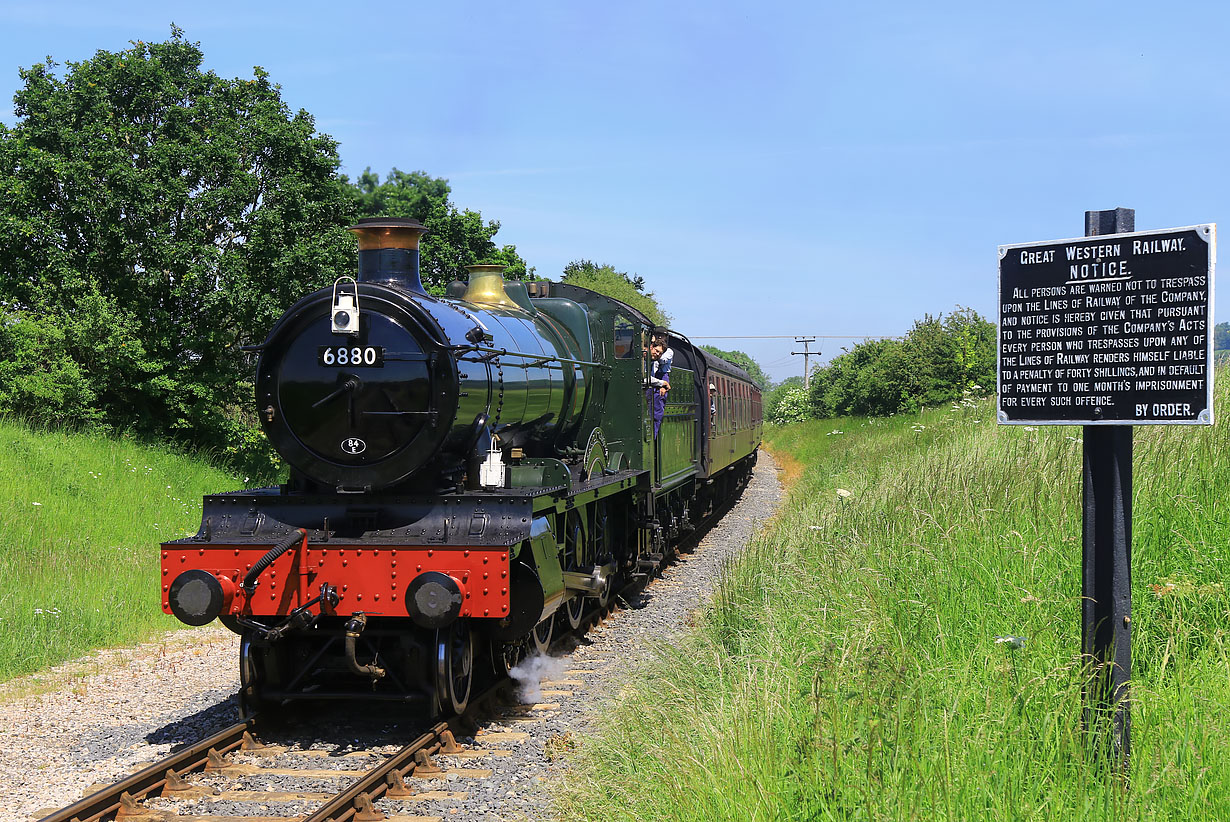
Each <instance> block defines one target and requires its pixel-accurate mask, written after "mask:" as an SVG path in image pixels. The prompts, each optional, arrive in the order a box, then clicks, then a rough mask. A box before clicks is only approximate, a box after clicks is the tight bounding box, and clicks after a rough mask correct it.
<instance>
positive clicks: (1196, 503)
mask: <svg viewBox="0 0 1230 822" xmlns="http://www.w3.org/2000/svg"><path fill="white" fill-rule="evenodd" d="M1226 389H1227V386H1226V375H1225V374H1222V375H1221V385H1220V388H1219V390H1218V392H1217V393H1218V396H1217V413H1218V418H1219V419H1221V420H1222V421H1221V422H1219V424H1218V425H1217V426H1215V427H1213V428H1204V427H1202V428H1186V427H1169V426H1156V427H1140V428H1137V429H1136V430H1135V460H1134V464H1135V488H1134V491H1135V493H1134V511H1135V513H1134V530H1135V533H1134V547H1133V551H1134V553H1133V615H1132V618H1133V625H1134V633H1133V662H1134V670H1133V676H1134V679H1133V682H1132V700H1133V706H1132V710H1133V742H1132V744H1133V748H1132V759H1131V766H1130V773H1129V774H1128V777H1129V778H1128V779H1122V778H1120V777H1118V776H1117V775H1116V774H1115V773H1114V771H1113V770H1108V769H1106V768H1104V767H1102V765H1101V764H1100V763H1099V761H1098V760H1096V759H1095V758H1093V757H1091V756H1089V755H1088V754H1087V750H1086V748H1087V743H1088V738H1087V737H1086V736H1085V735H1084V733H1083V732H1082V730H1081V713H1082V711H1081V708H1082V682H1083V675H1082V665H1081V662H1080V659H1079V651H1080V642H1081V637H1080V591H1081V569H1080V560H1081V545H1080V541H1081V530H1080V529H1081V519H1080V517H1081V497H1080V462H1081V444H1080V438H1081V429H1080V428H1079V427H1059V426H1056V427H1040V428H1034V427H1000V426H996V425H995V424H994V422H993V408H992V406H991V405H990V403H989V402H988V401H978V402H974V401H965V402H962V403H959V404H956V405H954V406H952V407H948V408H942V409H935V410H930V411H927V412H924V413H922V414H920V415H916V416H909V417H900V416H899V417H893V418H888V419H882V420H857V419H841V420H825V421H819V422H816V421H812V422H809V423H803V424H799V425H795V426H789V427H784V428H779V429H775V430H771V431H770V432H769V433H768V434H767V439H768V444H769V447H770V449H771V450H772V451H773V453H774V454H775V455H778V457H779V460H781V461H783V462H784V463H786V467H787V472H786V473H787V476H788V477H790V476H793V477H795V479H794V480H793V484H792V487H791V490H790V496H789V500H788V502H787V503H786V504H785V505H784V506H783V510H782V512H781V514H780V516H779V517H778V518H777V520H776V521H775V522H774V523H772V524H771V526H770V527H769V528H767V529H766V530H765V532H764V533H763V534H762V535H761V536H760V537H759V538H758V539H757V540H756V541H755V543H754V544H753V546H752V547H751V548H750V549H749V551H748V552H747V553H746V554H745V555H744V556H743V557H742V558H741V559H740V560H739V561H737V562H735V563H734V564H732V565H731V566H729V567H728V568H727V570H726V573H725V576H724V579H723V581H722V586H721V590H720V594H719V596H718V598H717V599H716V601H715V602H714V604H713V605H712V606H711V607H709V608H708V609H707V610H706V611H705V612H704V613H703V614H701V615H700V616H699V617H698V619H697V625H696V628H695V630H694V632H693V633H692V634H691V635H689V636H688V637H686V638H685V640H684V642H683V643H682V645H681V647H679V648H670V647H664V648H662V649H661V651H660V654H659V655H658V656H659V658H658V659H657V661H656V662H655V663H654V664H652V665H651V666H650V667H649V668H647V669H646V670H643V671H639V672H637V673H636V674H635V676H634V678H633V681H632V683H631V685H630V686H629V688H628V689H627V690H626V692H625V693H624V694H623V695H621V698H620V700H619V702H618V704H617V705H616V706H615V707H614V708H613V710H612V714H611V717H610V721H609V723H608V725H607V727H606V729H605V730H604V731H603V732H602V733H601V734H600V735H599V736H598V737H597V738H593V739H589V740H587V741H586V742H585V744H584V745H582V747H581V750H580V753H579V754H578V756H577V761H576V762H575V763H574V768H573V772H572V778H570V779H569V781H568V784H567V785H566V786H565V787H564V788H563V789H562V792H561V795H560V801H561V803H562V806H563V808H564V810H565V813H564V816H565V818H567V819H613V820H715V819H721V820H863V819H866V820H873V819H1020V820H1027V819H1028V820H1037V819H1063V820H1070V819H1090V820H1092V819H1174V820H1187V819H1198V818H1200V819H1215V818H1216V819H1226V818H1230V660H1228V659H1227V650H1228V647H1227V628H1226V626H1227V624H1228V617H1230V603H1228V601H1227V597H1226V589H1225V582H1224V580H1225V578H1226V576H1227V574H1228V573H1230V547H1228V546H1230V516H1228V514H1230V512H1228V510H1227V507H1228V502H1230V500H1228V497H1227V492H1226V489H1227V488H1230V434H1227V429H1226V424H1225V422H1224V417H1225V414H1226V413H1227V412H1230V407H1227V397H1228V392H1227V390H1226Z"/></svg>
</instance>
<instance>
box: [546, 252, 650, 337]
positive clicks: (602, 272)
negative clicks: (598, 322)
mask: <svg viewBox="0 0 1230 822" xmlns="http://www.w3.org/2000/svg"><path fill="white" fill-rule="evenodd" d="M560 282H564V283H568V284H569V285H575V286H580V287H581V288H588V289H589V290H591V291H597V292H598V293H599V294H603V295H605V296H607V297H610V298H612V299H615V300H619V301H620V302H622V303H626V304H628V305H630V306H632V307H633V308H635V309H637V310H638V311H640V312H641V313H642V314H644V315H645V316H646V317H648V318H649V319H650V320H651V321H652V322H653V324H654V325H661V326H669V325H670V324H671V321H672V320H671V315H670V314H667V313H666V312H665V311H663V310H662V306H661V305H659V304H658V300H657V298H656V297H654V294H653V292H652V291H646V290H645V280H644V278H643V277H629V276H628V275H627V274H625V273H624V272H622V271H616V270H615V267H614V266H612V265H598V264H596V263H592V262H590V261H589V260H573V261H572V262H570V263H568V265H566V266H564V276H563V277H561V278H560Z"/></svg>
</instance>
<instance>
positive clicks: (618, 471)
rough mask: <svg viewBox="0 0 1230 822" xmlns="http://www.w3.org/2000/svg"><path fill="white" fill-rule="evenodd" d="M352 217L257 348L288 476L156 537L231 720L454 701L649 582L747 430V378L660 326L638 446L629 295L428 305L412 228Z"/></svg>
mask: <svg viewBox="0 0 1230 822" xmlns="http://www.w3.org/2000/svg"><path fill="white" fill-rule="evenodd" d="M350 230H351V231H352V232H353V233H354V234H355V235H357V237H358V246H359V251H358V271H357V276H354V277H350V276H346V277H340V278H338V280H337V281H336V282H335V283H334V284H333V286H332V287H330V288H325V289H322V290H320V291H317V292H315V293H313V294H309V295H307V296H306V297H304V298H303V299H301V300H300V301H299V302H298V303H296V304H295V305H294V306H292V307H291V308H290V310H288V311H287V312H286V313H285V315H283V316H282V318H281V319H280V320H279V321H278V322H277V324H276V325H275V326H274V327H273V329H272V330H271V331H270V333H269V335H268V337H267V338H266V339H265V341H264V342H263V343H262V344H260V345H259V346H256V347H255V348H256V349H257V350H258V351H259V355H260V356H259V362H258V365H257V372H256V404H257V410H258V414H259V417H260V420H261V425H262V426H263V428H264V431H265V433H266V435H267V436H268V437H269V440H270V441H271V443H272V444H273V446H274V447H275V448H276V449H277V451H278V452H279V454H281V456H282V457H283V458H284V459H285V460H286V462H287V464H288V466H289V479H288V482H287V483H286V484H285V485H282V486H280V487H274V488H262V489H255V490H243V491H233V492H229V493H222V494H215V495H211V496H207V497H205V499H204V510H203V516H202V523H201V527H200V530H199V531H198V533H197V534H196V535H195V536H193V537H189V538H186V539H180V540H175V541H173V542H167V543H163V544H162V546H161V554H162V607H163V610H164V611H165V612H166V613H168V614H173V615H174V616H175V617H177V618H178V619H179V620H181V621H182V622H185V623H187V624H189V625H203V624H206V623H208V622H210V621H212V620H214V619H218V620H220V621H221V622H222V623H223V624H224V625H226V626H227V627H228V628H230V629H231V630H233V631H235V632H236V633H238V634H239V635H240V637H241V641H240V661H239V663H240V681H241V690H240V704H241V711H242V712H243V713H245V714H246V715H251V714H252V713H254V712H256V711H259V710H261V709H264V708H272V707H275V706H280V705H283V704H285V703H287V702H290V701H294V700H320V699H353V698H356V697H363V698H365V699H376V700H389V701H394V702H401V703H409V704H411V705H414V706H416V707H417V708H420V709H421V710H422V711H423V712H424V713H426V714H428V715H439V714H447V713H451V712H460V711H462V710H464V708H465V706H466V704H467V702H468V700H469V698H470V694H471V692H472V691H473V690H474V688H475V686H476V683H479V682H480V681H481V680H482V679H483V678H484V677H488V676H494V675H498V674H499V673H500V672H502V671H506V670H507V669H508V668H509V667H511V666H512V665H514V664H516V662H517V661H518V660H519V658H520V657H522V656H524V655H525V654H527V653H530V652H532V651H533V650H534V649H536V648H537V649H544V648H545V647H546V646H547V645H548V644H549V643H550V642H551V640H552V635H553V633H554V631H555V630H556V628H557V626H558V627H560V628H563V629H576V628H577V627H578V626H579V625H581V623H582V621H583V620H584V619H585V618H586V615H587V612H589V611H592V610H593V609H601V608H605V607H606V606H607V605H608V602H609V601H610V599H611V597H612V596H613V595H614V594H615V593H616V592H618V591H619V590H620V589H621V588H622V587H623V586H625V585H632V584H637V583H640V582H643V581H645V580H646V579H647V578H648V577H649V576H652V575H653V574H654V573H655V572H656V571H657V569H658V567H659V564H660V563H661V562H663V561H664V559H665V558H666V557H667V556H668V555H669V553H670V552H671V551H672V546H673V545H674V543H675V542H676V541H677V540H678V538H680V537H681V536H682V535H684V534H686V533H687V532H688V531H690V530H692V529H694V528H695V527H696V525H697V523H698V522H699V521H700V520H701V519H702V518H704V517H705V516H706V515H707V514H708V513H709V512H711V511H713V510H715V509H717V508H719V507H720V506H722V505H723V504H724V503H725V502H727V501H728V500H729V499H731V498H732V497H733V495H735V494H737V492H738V491H739V490H740V489H741V488H742V487H743V486H744V485H745V484H746V483H747V481H748V478H749V477H750V473H751V469H752V466H753V464H754V463H755V460H756V453H757V448H758V446H759V443H760V433H761V406H760V393H759V391H758V390H757V387H756V385H755V384H754V383H753V382H752V380H751V379H750V378H749V376H748V375H747V374H746V373H745V372H744V371H743V370H741V369H739V368H738V367H736V366H734V365H731V364H730V363H728V362H725V361H724V360H721V359H718V358H716V357H713V356H711V355H710V354H707V353H706V352H704V351H702V350H700V349H699V348H697V347H696V346H694V345H692V343H691V342H690V341H688V339H687V338H686V337H684V336H683V335H680V334H676V333H673V332H670V333H669V344H670V346H671V347H672V349H673V351H674V367H673V370H672V371H671V377H670V385H671V388H670V392H669V395H668V397H667V406H666V411H665V416H664V418H663V420H662V423H661V429H660V432H659V434H658V435H657V437H655V436H654V431H653V419H652V410H651V402H650V401H649V399H648V395H647V392H646V390H645V384H646V377H647V373H648V372H647V369H648V368H649V362H650V361H649V358H648V355H647V353H646V351H647V344H648V339H649V335H650V334H651V333H652V332H653V330H654V329H653V325H652V323H651V322H650V320H649V319H648V318H647V317H646V316H645V315H643V314H642V313H640V312H639V311H637V310H636V309H634V308H632V307H630V306H628V305H625V304H623V303H621V302H618V301H616V300H613V299H610V298H608V297H605V296H602V295H600V294H598V293H595V292H593V291H589V290H587V289H584V288H578V287H575V286H571V285H567V284H564V283H555V282H547V281H540V282H528V283H523V282H515V281H508V282H506V281H505V280H504V278H503V277H502V274H501V271H502V269H501V268H500V267H499V266H470V267H469V280H468V282H455V283H452V284H451V285H450V286H449V288H448V295H447V296H445V297H434V296H431V295H429V294H428V293H427V292H426V291H425V290H424V288H423V286H422V282H421V280H420V277H419V250H418V245H419V239H420V237H421V236H422V234H423V232H424V231H425V228H424V226H423V225H422V224H421V223H419V222H417V221H414V220H404V219H387V218H374V219H368V220H360V221H359V223H358V224H357V225H355V226H353V227H351V229H350Z"/></svg>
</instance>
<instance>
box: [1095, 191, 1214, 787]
mask: <svg viewBox="0 0 1230 822" xmlns="http://www.w3.org/2000/svg"><path fill="white" fill-rule="evenodd" d="M1135 229H1136V211H1135V210H1134V209H1130V208H1116V209H1113V210H1109V211H1086V212H1085V236H1086V237H1096V236H1102V235H1110V234H1123V233H1127V232H1131V231H1135ZM1206 332H1210V333H1211V329H1206ZM1082 439H1083V442H1084V448H1083V450H1084V459H1083V465H1082V469H1081V473H1082V495H1083V497H1084V522H1083V527H1082V535H1081V559H1082V565H1081V654H1082V655H1083V658H1084V660H1085V662H1086V664H1087V665H1088V666H1089V672H1088V674H1089V676H1088V679H1087V681H1086V685H1085V729H1086V731H1087V732H1089V733H1090V734H1091V744H1092V745H1093V746H1095V752H1096V755H1099V756H1106V757H1108V761H1109V762H1113V763H1116V764H1117V765H1118V767H1119V768H1120V769H1121V770H1122V771H1123V772H1124V773H1126V772H1127V768H1128V764H1129V759H1130V757H1131V752H1132V711H1131V702H1130V701H1129V691H1128V680H1129V679H1130V678H1131V676H1132V632H1131V626H1132V426H1130V425H1107V426H1098V425H1086V426H1085V431H1084V436H1083V437H1082Z"/></svg>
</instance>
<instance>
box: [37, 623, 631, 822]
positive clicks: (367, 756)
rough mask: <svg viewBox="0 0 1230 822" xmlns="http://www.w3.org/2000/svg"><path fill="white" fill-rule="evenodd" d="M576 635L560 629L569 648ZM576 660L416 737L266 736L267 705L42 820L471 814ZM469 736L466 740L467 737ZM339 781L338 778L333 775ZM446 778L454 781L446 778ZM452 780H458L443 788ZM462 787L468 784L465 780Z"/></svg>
mask: <svg viewBox="0 0 1230 822" xmlns="http://www.w3.org/2000/svg"><path fill="white" fill-rule="evenodd" d="M613 610H615V609H613V608H606V609H601V610H595V611H593V612H591V613H589V614H587V615H586V619H585V621H584V623H583V625H582V627H581V628H580V629H578V631H577V632H576V633H578V634H580V633H584V631H585V630H588V629H589V628H591V627H593V626H594V625H596V624H599V623H601V622H602V621H604V620H605V619H606V618H607V617H609V616H610V615H611V613H612V611H613ZM570 642H575V639H574V638H573V637H572V635H567V636H565V637H562V638H561V639H560V640H558V642H557V644H555V645H554V646H553V648H552V651H553V652H559V651H560V650H561V649H563V648H566V647H567V646H568V644H569V643H570ZM585 673H587V671H584V670H581V671H565V672H564V677H563V678H562V681H550V680H546V681H541V682H539V683H538V685H539V688H540V694H541V696H542V697H543V700H544V701H539V702H536V703H529V704H526V703H520V702H518V701H517V700H516V698H515V696H514V693H513V691H514V690H515V687H516V685H515V683H514V682H513V681H512V680H504V681H502V682H500V683H498V684H497V685H495V686H493V687H492V688H490V689H488V690H487V691H486V692H485V693H483V694H482V695H480V696H478V697H477V698H475V699H474V700H472V702H471V705H470V707H469V708H468V709H467V711H466V712H465V713H464V714H462V715H460V716H457V717H453V718H452V719H450V720H448V721H446V722H440V723H437V724H435V725H433V726H431V727H428V728H425V729H423V730H422V732H421V733H419V734H418V735H417V736H415V738H413V739H412V740H411V741H410V742H408V743H407V744H405V745H402V746H401V747H399V748H397V749H396V750H395V751H393V752H388V751H387V750H386V749H387V748H388V747H389V746H388V745H379V744H363V745H359V746H357V747H356V746H352V745H351V744H349V743H338V744H333V745H329V744H320V743H316V744H311V743H306V742H302V741H301V742H294V741H293V738H292V742H291V743H290V744H271V743H270V742H269V741H267V735H266V733H265V728H264V725H263V724H262V719H261V717H260V716H257V717H254V718H252V719H249V720H246V721H244V722H239V723H236V724H235V725H232V726H231V727H229V728H226V729H224V730H222V731H219V732H217V733H215V734H214V735H212V736H210V737H208V738H206V739H202V740H200V741H199V742H196V743H194V744H192V745H190V746H187V747H185V748H183V749H182V750H180V751H178V752H175V753H173V754H171V755H169V756H167V757H166V758H164V759H162V760H161V761H159V762H156V763H154V764H153V765H150V766H148V767H146V768H144V769H142V770H140V771H138V772H137V773H134V774H132V775H131V776H128V777H126V778H124V779H122V780H119V781H117V782H115V783H113V784H111V785H107V786H105V787H102V788H100V789H99V790H97V791H95V792H93V793H91V794H90V795H88V796H86V797H84V798H83V799H81V800H80V801H78V802H76V803H74V804H72V805H70V806H68V807H65V808H62V809H60V810H58V811H55V812H54V813H50V814H48V815H46V816H43V817H42V818H41V819H40V820H39V822H110V820H117V822H118V821H121V820H122V822H231V820H234V822H291V821H292V820H295V821H296V822H378V820H390V822H397V821H398V820H401V821H402V822H410V820H414V822H428V820H433V819H434V820H442V819H443V818H445V817H444V816H442V815H439V813H437V815H422V814H419V813H415V806H424V805H430V806H431V807H433V808H436V809H437V810H439V809H441V808H444V810H445V812H446V813H448V814H449V815H448V817H447V818H448V819H450V820H461V819H465V818H466V816H467V814H466V813H465V811H464V809H463V808H461V807H448V806H449V805H450V804H453V805H458V806H459V805H461V803H463V801H464V800H465V799H466V798H467V791H466V790H465V788H466V787H468V786H474V785H477V784H479V783H480V781H481V780H483V779H486V778H488V777H490V776H491V775H492V770H491V768H489V767H483V764H484V762H485V761H486V762H490V760H493V759H498V760H502V761H508V760H515V756H516V754H515V751H514V750H511V749H509V748H508V747H507V746H508V745H512V746H513V747H514V748H515V747H516V744H517V743H518V742H520V741H521V740H523V739H524V738H526V737H527V734H525V733H523V732H520V731H518V730H516V728H517V726H518V725H519V724H520V723H527V722H538V721H540V720H541V718H542V717H543V716H547V715H550V714H552V713H553V712H555V711H557V710H558V709H559V707H560V705H559V702H558V701H554V702H552V701H545V700H548V699H550V700H558V699H559V698H561V697H566V696H567V695H568V694H569V693H570V692H571V690H570V689H571V688H575V687H580V686H583V685H584V683H583V681H581V680H580V679H577V678H576V677H578V676H581V675H583V674H585ZM459 740H464V741H459ZM329 786H331V787H329ZM441 786H443V788H442V787H441ZM444 788H448V789H444ZM454 788H460V789H454Z"/></svg>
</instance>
